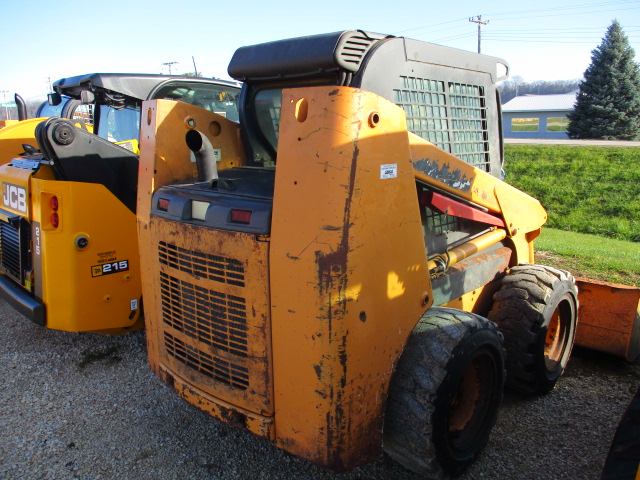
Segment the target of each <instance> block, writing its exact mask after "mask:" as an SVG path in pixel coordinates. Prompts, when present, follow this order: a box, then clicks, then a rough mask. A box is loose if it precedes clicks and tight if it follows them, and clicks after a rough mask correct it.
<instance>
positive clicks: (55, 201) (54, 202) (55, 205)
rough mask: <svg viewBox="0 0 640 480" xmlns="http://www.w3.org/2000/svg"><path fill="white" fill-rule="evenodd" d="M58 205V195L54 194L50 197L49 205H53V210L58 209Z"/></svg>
mask: <svg viewBox="0 0 640 480" xmlns="http://www.w3.org/2000/svg"><path fill="white" fill-rule="evenodd" d="M58 205H59V203H58V197H56V196H55V195H54V196H53V197H51V198H50V199H49V206H50V207H51V210H53V211H54V212H57V211H58Z"/></svg>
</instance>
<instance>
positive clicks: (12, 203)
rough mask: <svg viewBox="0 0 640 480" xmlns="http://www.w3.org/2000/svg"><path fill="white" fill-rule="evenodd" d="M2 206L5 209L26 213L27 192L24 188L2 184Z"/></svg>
mask: <svg viewBox="0 0 640 480" xmlns="http://www.w3.org/2000/svg"><path fill="white" fill-rule="evenodd" d="M2 204H3V205H4V206H5V207H9V208H12V209H14V210H18V211H19V212H25V213H26V211H27V191H26V190H25V189H24V187H19V186H18V185H12V184H10V183H2Z"/></svg>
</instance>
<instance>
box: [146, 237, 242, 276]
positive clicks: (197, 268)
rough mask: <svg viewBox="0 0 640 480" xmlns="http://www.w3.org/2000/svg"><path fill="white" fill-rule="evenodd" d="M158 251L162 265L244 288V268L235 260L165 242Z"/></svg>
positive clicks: (160, 244) (161, 243)
mask: <svg viewBox="0 0 640 480" xmlns="http://www.w3.org/2000/svg"><path fill="white" fill-rule="evenodd" d="M158 249H159V254H160V263H161V264H162V265H167V266H168V267H171V268H175V269H176V270H179V271H181V272H186V273H190V274H191V275H193V276H195V277H201V278H208V279H209V280H214V281H217V282H221V283H226V284H229V285H236V286H238V287H244V266H243V265H242V263H241V262H240V261H238V260H236V259H233V258H225V257H220V256H218V255H211V254H207V253H201V252H197V251H195V250H187V249H186V248H182V247H178V246H176V245H171V244H168V243H166V242H160V243H159V246H158Z"/></svg>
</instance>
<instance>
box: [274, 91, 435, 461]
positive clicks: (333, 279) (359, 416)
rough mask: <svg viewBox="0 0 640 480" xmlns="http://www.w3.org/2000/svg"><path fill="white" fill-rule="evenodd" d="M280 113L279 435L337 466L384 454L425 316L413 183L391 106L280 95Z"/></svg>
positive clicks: (332, 96)
mask: <svg viewBox="0 0 640 480" xmlns="http://www.w3.org/2000/svg"><path fill="white" fill-rule="evenodd" d="M302 99H304V100H306V103H307V105H308V112H307V116H306V119H305V120H304V121H299V119H298V118H296V108H295V107H296V104H297V103H298V102H300V101H301V100H302ZM282 104H283V109H282V113H281V125H280V140H279V150H278V165H277V168H276V188H275V191H276V196H275V198H274V209H273V225H272V237H271V244H272V248H271V260H270V262H271V286H272V318H273V352H274V387H275V402H276V437H277V442H278V445H279V446H281V447H282V448H284V449H286V450H288V451H290V452H292V453H295V454H296V455H300V456H302V457H304V458H307V459H309V460H311V461H313V462H315V463H318V464H321V465H323V466H325V467H327V468H330V469H333V470H343V469H346V468H350V467H353V466H355V465H358V464H361V463H364V462H367V461H370V460H372V459H375V458H377V457H378V456H379V455H380V453H381V433H382V421H383V411H384V406H385V398H386V391H387V388H388V382H389V380H390V377H391V374H392V372H393V368H394V364H395V362H396V360H397V358H398V356H399V354H400V352H401V350H402V346H403V344H404V342H405V339H406V338H407V336H408V335H409V333H410V331H411V330H412V328H413V326H414V325H415V323H416V322H417V321H418V319H419V318H420V314H421V313H422V312H423V311H424V310H425V309H426V307H427V305H423V302H422V300H423V298H424V293H425V292H428V291H429V276H428V272H427V270H426V254H425V248H424V243H423V239H422V229H421V222H420V215H419V205H418V198H417V192H416V187H415V178H414V173H413V168H412V166H411V163H410V161H409V159H410V154H409V144H408V138H407V131H406V125H405V122H404V116H403V114H402V110H400V109H399V108H398V107H396V106H395V105H392V104H391V103H390V102H387V101H385V100H383V99H381V98H380V97H377V96H375V95H373V94H370V93H367V92H363V91H359V90H354V89H350V88H325V87H320V88H306V89H296V90H289V91H287V90H285V92H284V94H283V102H282ZM292 359H294V360H293V361H292Z"/></svg>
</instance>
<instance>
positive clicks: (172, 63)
mask: <svg viewBox="0 0 640 480" xmlns="http://www.w3.org/2000/svg"><path fill="white" fill-rule="evenodd" d="M176 63H178V62H164V63H163V65H166V66H167V67H169V75H171V65H175V64H176Z"/></svg>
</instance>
